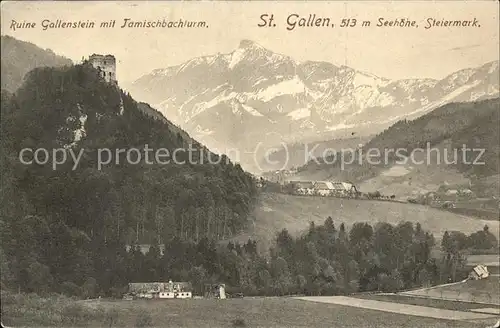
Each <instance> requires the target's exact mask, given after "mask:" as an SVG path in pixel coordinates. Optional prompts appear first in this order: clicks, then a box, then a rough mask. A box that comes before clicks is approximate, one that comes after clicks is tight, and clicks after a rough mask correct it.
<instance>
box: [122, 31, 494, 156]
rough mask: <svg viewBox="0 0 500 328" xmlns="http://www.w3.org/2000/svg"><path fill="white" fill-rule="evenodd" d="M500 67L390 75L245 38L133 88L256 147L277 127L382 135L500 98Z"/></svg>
mask: <svg viewBox="0 0 500 328" xmlns="http://www.w3.org/2000/svg"><path fill="white" fill-rule="evenodd" d="M498 66H499V65H498V61H494V62H490V63H486V64H484V65H483V66H481V67H477V68H465V69H462V70H459V71H457V72H454V73H451V74H449V75H448V76H446V77H444V78H443V79H441V80H435V79H429V78H421V79H415V78H412V79H403V80H390V79H386V78H384V77H379V76H376V75H373V74H371V73H368V72H363V71H358V70H356V69H354V68H351V67H348V66H336V65H333V64H331V63H328V62H314V61H305V62H302V63H299V62H297V61H295V60H294V59H293V58H291V57H289V56H286V55H282V54H278V53H274V52H272V51H271V50H269V49H266V48H265V47H263V46H261V45H259V44H258V43H256V42H253V41H251V40H242V41H241V42H240V43H239V46H238V47H237V48H235V50H234V51H232V52H230V53H226V54H215V55H213V56H204V57H199V58H193V59H190V60H188V61H186V62H185V63H184V64H182V65H179V66H175V67H169V68H164V69H158V70H154V71H153V72H151V73H150V74H147V75H145V76H143V77H141V78H140V79H138V80H137V81H136V82H134V83H133V85H132V86H131V88H130V92H131V93H132V94H133V96H134V97H136V98H139V99H141V100H143V101H146V102H149V103H151V104H158V105H156V108H157V109H158V110H160V111H161V112H162V113H163V114H164V115H165V116H166V117H167V118H169V119H171V120H172V121H174V122H176V123H178V124H180V125H181V127H182V128H184V129H185V130H187V132H189V133H192V134H193V135H195V136H196V134H197V131H198V132H200V131H205V130H207V131H211V135H210V136H211V138H213V139H216V140H217V141H218V142H220V143H221V144H227V143H230V144H235V145H237V146H238V147H239V146H241V147H244V146H245V147H246V146H249V147H251V146H252V145H254V144H255V143H256V142H259V141H262V140H261V139H262V138H263V136H264V135H266V134H269V133H271V134H274V135H276V136H279V140H281V139H283V138H286V137H287V136H290V137H291V136H294V137H295V138H297V137H300V135H301V134H302V135H303V136H304V138H306V137H307V136H308V135H314V136H317V135H318V134H322V133H323V134H325V135H328V133H330V135H328V137H331V131H342V130H348V129H357V128H362V129H363V130H366V129H367V128H371V129H372V130H373V131H370V132H371V133H374V132H378V131H380V130H381V129H383V128H386V127H388V126H389V125H391V124H392V123H394V122H395V121H397V120H400V119H403V118H415V117H417V116H420V115H423V114H425V113H426V112H429V111H431V110H433V109H434V108H436V107H437V106H440V105H442V104H445V103H448V102H453V101H475V100H481V99H486V98H492V97H498V96H499V77H498V76H499V74H498V72H499V68H498ZM200 129H201V130H200ZM377 129H378V130H377ZM243 131H244V133H243ZM200 137H201V138H202V136H200ZM265 139H266V140H265V141H266V142H270V143H272V142H274V141H273V140H272V138H270V137H266V138H265ZM201 141H202V142H203V139H202V140H201Z"/></svg>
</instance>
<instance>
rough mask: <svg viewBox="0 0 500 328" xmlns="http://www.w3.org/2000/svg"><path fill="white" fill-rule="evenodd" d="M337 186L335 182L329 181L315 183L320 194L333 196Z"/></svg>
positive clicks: (317, 192)
mask: <svg viewBox="0 0 500 328" xmlns="http://www.w3.org/2000/svg"><path fill="white" fill-rule="evenodd" d="M334 190H335V187H334V186H333V183H331V182H329V181H316V183H314V192H315V194H317V195H320V196H331V195H332V193H333V192H334Z"/></svg>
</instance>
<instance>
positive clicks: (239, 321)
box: [233, 318, 247, 327]
mask: <svg viewBox="0 0 500 328" xmlns="http://www.w3.org/2000/svg"><path fill="white" fill-rule="evenodd" d="M246 326H247V324H246V323H245V320H243V319H241V318H238V319H234V320H233V327H246Z"/></svg>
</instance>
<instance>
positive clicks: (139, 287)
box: [126, 280, 193, 299]
mask: <svg viewBox="0 0 500 328" xmlns="http://www.w3.org/2000/svg"><path fill="white" fill-rule="evenodd" d="M126 296H132V297H134V298H146V299H153V298H191V297H192V296H193V294H192V286H191V284H190V283H188V282H173V281H171V280H170V281H169V282H146V283H129V284H128V292H127V294H126Z"/></svg>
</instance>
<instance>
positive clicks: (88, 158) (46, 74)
mask: <svg viewBox="0 0 500 328" xmlns="http://www.w3.org/2000/svg"><path fill="white" fill-rule="evenodd" d="M1 105H2V109H1V110H2V112H1V114H2V115H1V128H2V130H1V134H2V138H1V147H2V162H1V166H2V167H1V170H2V184H1V188H2V190H1V197H2V199H1V203H2V209H3V211H2V216H1V221H0V230H1V231H0V233H1V237H2V256H1V258H2V269H3V267H4V265H5V266H7V267H8V270H7V271H8V272H10V273H11V275H12V277H11V282H12V283H14V284H15V285H16V286H20V288H21V289H25V288H26V289H27V290H29V289H30V288H31V287H30V286H33V284H36V283H37V281H38V282H40V281H42V280H43V281H44V282H46V281H47V279H48V277H50V279H53V280H51V281H53V282H54V286H55V285H57V283H60V282H62V281H70V282H73V283H76V284H78V285H80V284H82V283H83V282H84V281H85V279H86V278H88V277H89V276H93V277H100V276H101V275H102V274H103V271H102V270H106V265H104V266H102V265H101V264H102V263H101V264H98V263H99V261H96V259H97V258H99V256H100V255H101V253H102V252H104V251H105V250H106V249H107V250H109V251H111V252H113V250H114V249H116V252H118V250H123V249H124V245H125V244H127V243H131V242H139V243H156V242H160V243H163V242H165V241H169V240H172V239H173V238H177V239H180V240H193V241H197V240H200V239H201V238H203V237H206V238H209V239H213V240H220V239H223V238H226V237H229V236H231V235H233V234H234V233H236V232H239V231H240V230H241V229H244V227H245V226H246V223H247V216H248V214H249V212H250V209H251V207H252V203H253V201H254V198H255V195H256V188H255V184H254V181H253V177H252V176H251V175H249V174H248V173H246V172H244V171H243V170H242V169H241V167H240V166H239V165H238V164H233V163H231V162H230V161H229V160H227V158H226V157H225V156H224V155H222V158H219V157H218V156H217V155H214V154H211V153H210V154H211V155H210V156H211V158H212V160H213V161H216V160H217V159H219V160H220V164H211V163H208V162H207V159H201V158H198V157H197V154H198V153H196V152H194V153H193V154H194V155H193V157H194V159H193V160H192V161H188V158H187V156H188V154H187V153H180V154H179V156H178V159H180V160H182V159H184V160H186V163H185V164H174V163H170V164H166V165H162V164H146V163H143V162H140V163H139V164H135V165H134V164H130V163H128V162H127V161H126V160H125V158H124V157H125V154H122V155H121V157H120V163H119V164H118V165H116V163H115V161H114V159H113V161H112V162H111V164H109V165H106V166H103V167H102V169H101V170H99V168H98V166H97V163H96V159H97V158H98V157H97V154H98V149H104V148H107V149H110V150H112V151H113V152H114V150H116V149H130V148H137V149H143V148H144V146H145V145H146V144H147V145H148V146H149V148H152V149H159V148H166V149H168V150H169V152H170V154H172V152H173V150H175V149H178V148H185V147H187V146H188V144H189V143H191V142H192V140H191V139H190V138H189V136H187V135H186V134H185V133H184V132H183V131H181V130H179V131H177V133H174V132H173V131H176V130H175V129H176V127H174V126H172V125H170V123H169V122H168V121H167V120H160V119H155V118H153V117H151V115H150V114H146V113H144V109H140V108H139V104H138V103H137V102H136V101H134V99H132V98H131V97H130V96H129V95H128V94H126V93H124V92H123V91H122V90H120V89H119V88H118V87H117V86H114V85H111V84H108V83H105V82H104V81H102V80H101V79H100V78H98V72H97V71H96V70H95V69H94V68H93V67H91V66H90V65H88V64H84V65H77V66H67V67H64V68H47V67H44V68H37V69H34V70H33V71H31V72H30V73H29V74H27V76H26V78H25V82H24V84H23V85H22V86H21V87H20V88H19V89H18V90H17V91H16V92H15V94H11V93H9V92H7V91H4V90H2V99H1ZM141 106H143V107H144V106H145V105H141ZM78 135H79V136H80V137H81V139H80V138H79V137H77V136H78ZM24 148H32V149H40V148H43V149H46V150H47V151H49V154H52V150H54V149H62V148H65V149H66V154H67V157H68V158H69V159H71V156H70V155H69V154H68V153H69V152H70V151H73V153H74V154H78V153H79V151H80V150H83V155H82V159H81V161H80V162H79V164H78V167H77V168H76V169H74V170H73V168H74V162H73V161H72V160H68V161H67V162H66V163H64V164H61V165H59V166H58V167H57V169H56V170H53V168H52V165H51V162H49V163H48V164H46V165H37V164H32V165H24V164H22V163H21V162H20V159H19V153H20V151H21V150H22V149H24ZM193 148H196V149H200V148H203V147H202V146H201V145H199V144H197V143H195V144H194V145H193ZM60 155H61V154H60ZM31 158H32V157H31ZM27 159H29V156H27ZM112 163H115V164H112ZM190 163H191V164H190ZM116 252H115V253H116ZM4 255H5V256H4ZM109 265H113V264H109ZM7 271H6V272H7ZM2 272H3V270H2ZM2 278H3V275H2ZM2 281H3V280H2Z"/></svg>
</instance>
